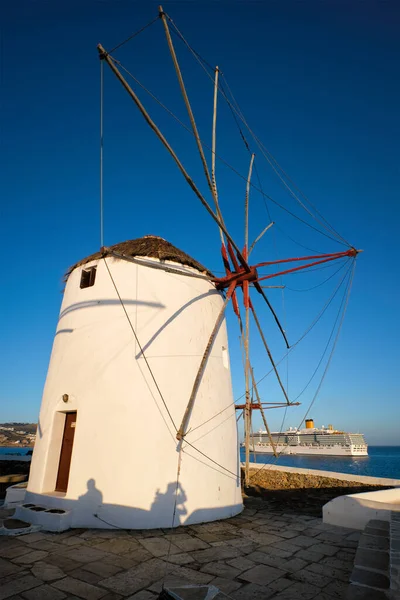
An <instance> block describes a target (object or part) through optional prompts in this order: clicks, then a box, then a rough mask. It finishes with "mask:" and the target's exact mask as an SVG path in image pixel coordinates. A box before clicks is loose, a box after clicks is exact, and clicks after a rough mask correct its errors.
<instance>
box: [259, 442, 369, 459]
mask: <svg viewBox="0 0 400 600" xmlns="http://www.w3.org/2000/svg"><path fill="white" fill-rule="evenodd" d="M250 451H251V452H256V453H257V454H273V450H272V446H266V445H262V446H261V445H258V444H255V445H254V446H250ZM276 451H277V452H278V454H282V455H285V454H286V455H299V456H349V457H354V456H368V449H367V448H366V449H358V448H352V447H349V448H346V447H343V446H333V447H325V448H324V447H323V446H322V447H321V446H320V447H318V448H316V447H308V446H300V445H299V446H286V445H282V444H279V445H277V446H276Z"/></svg>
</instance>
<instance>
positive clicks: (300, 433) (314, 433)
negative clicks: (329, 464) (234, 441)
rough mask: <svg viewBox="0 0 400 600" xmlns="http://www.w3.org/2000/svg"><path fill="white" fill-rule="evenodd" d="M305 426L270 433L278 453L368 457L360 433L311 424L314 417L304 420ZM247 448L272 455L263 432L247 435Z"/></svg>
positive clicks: (268, 440) (366, 448)
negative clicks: (248, 440)
mask: <svg viewBox="0 0 400 600" xmlns="http://www.w3.org/2000/svg"><path fill="white" fill-rule="evenodd" d="M305 423H306V427H305V429H295V428H292V427H290V428H289V429H288V430H286V431H282V432H281V433H276V432H273V433H271V437H272V440H273V442H274V444H275V448H276V451H277V452H278V453H279V454H305V455H314V456H368V446H367V443H366V441H365V439H364V435H363V434H362V433H346V432H344V431H338V430H337V429H334V428H333V426H332V425H328V427H324V426H322V427H320V428H318V427H314V421H313V419H306V422H305ZM250 451H251V452H259V453H262V454H273V448H272V444H271V441H270V437H269V435H268V433H267V432H266V431H259V432H258V433H254V434H252V435H251V436H250Z"/></svg>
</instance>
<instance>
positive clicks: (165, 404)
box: [103, 258, 178, 431]
mask: <svg viewBox="0 0 400 600" xmlns="http://www.w3.org/2000/svg"><path fill="white" fill-rule="evenodd" d="M103 260H104V263H105V265H106V268H107V271H108V274H109V276H110V279H111V281H112V284H113V286H114V289H115V291H116V293H117V296H118V299H119V301H120V303H121V306H122V308H123V311H124V313H125V316H126V318H127V320H128V323H129V327H130V328H131V330H132V333H133V335H134V336H135V340H136V343H137V345H138V346H139V349H140V353H141V355H142V356H143V359H144V362H145V363H146V367H147V368H148V370H149V373H150V376H151V378H152V380H153V382H154V385H155V386H156V389H157V391H158V393H159V395H160V398H161V400H162V403H163V404H164V407H165V410H166V411H167V414H168V416H169V418H170V419H171V422H172V425H173V426H174V429H175V431H178V429H177V427H176V425H175V421H174V419H173V418H172V415H171V413H170V410H169V408H168V405H167V403H166V401H165V399H164V396H163V395H162V392H161V390H160V387H159V385H158V383H157V380H156V378H155V376H154V373H153V371H152V368H151V366H150V364H149V361H148V360H147V358H146V355H145V353H144V352H143V348H142V346H141V344H140V341H139V338H138V336H137V334H136V331H135V328H134V327H133V324H132V321H131V319H130V317H129V315H128V311H127V310H126V307H125V304H124V301H123V300H122V298H121V295H120V293H119V291H118V288H117V284H116V283H115V281H114V278H113V276H112V274H111V271H110V268H109V266H108V264H107V261H106V259H105V258H103Z"/></svg>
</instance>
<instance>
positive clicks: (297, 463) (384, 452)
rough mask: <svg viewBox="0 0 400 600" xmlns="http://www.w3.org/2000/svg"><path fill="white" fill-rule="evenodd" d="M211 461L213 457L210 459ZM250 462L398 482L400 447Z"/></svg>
mask: <svg viewBox="0 0 400 600" xmlns="http://www.w3.org/2000/svg"><path fill="white" fill-rule="evenodd" d="M29 450H31V448H27V447H23V448H18V447H16V446H12V447H7V446H4V447H0V460H1V458H2V457H3V458H6V457H7V458H8V459H10V458H15V459H16V460H18V457H19V456H21V455H26V454H27V453H28V451H29ZM240 456H241V460H242V461H244V460H245V456H244V449H243V448H241V449H240ZM211 458H212V457H211ZM251 461H252V462H257V463H260V464H263V463H267V464H277V465H280V466H282V467H298V468H301V469H315V470H317V471H333V472H336V473H350V474H351V475H365V476H368V477H387V478H389V479H400V446H369V447H368V456H357V457H350V456H349V457H348V456H346V457H342V456H280V457H279V458H278V459H276V458H275V457H274V456H272V455H271V454H256V455H254V453H252V454H251Z"/></svg>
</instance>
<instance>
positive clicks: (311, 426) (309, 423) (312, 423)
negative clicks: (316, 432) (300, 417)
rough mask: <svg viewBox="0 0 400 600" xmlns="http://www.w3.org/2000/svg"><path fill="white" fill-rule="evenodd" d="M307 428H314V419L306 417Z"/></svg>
mask: <svg viewBox="0 0 400 600" xmlns="http://www.w3.org/2000/svg"><path fill="white" fill-rule="evenodd" d="M306 429H314V419H306Z"/></svg>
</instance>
